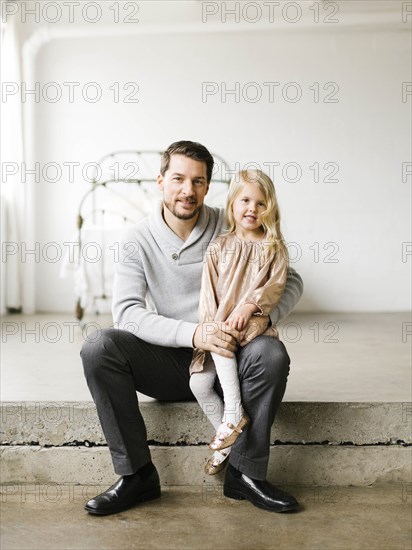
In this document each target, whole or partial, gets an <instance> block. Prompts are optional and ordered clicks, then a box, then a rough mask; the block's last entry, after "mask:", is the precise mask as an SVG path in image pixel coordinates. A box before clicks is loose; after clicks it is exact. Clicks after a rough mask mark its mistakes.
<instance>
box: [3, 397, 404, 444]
mask: <svg viewBox="0 0 412 550" xmlns="http://www.w3.org/2000/svg"><path fill="white" fill-rule="evenodd" d="M140 410H141V412H142V415H143V417H144V419H145V422H146V426H147V434H148V440H149V441H150V442H154V443H156V444H164V445H201V444H205V443H209V441H210V439H211V437H212V435H213V429H212V426H211V424H210V423H209V421H208V420H207V418H206V417H205V416H204V415H203V413H202V411H201V409H200V407H199V406H198V404H197V403H196V402H178V403H161V402H158V401H149V402H143V403H141V404H140ZM411 425H412V404H411V403H380V402H379V403H378V402H377V403H374V402H368V403H353V402H348V403H341V402H336V403H324V402H315V403H311V402H298V403H294V402H287V401H286V402H283V403H282V404H281V406H280V409H279V411H278V415H277V418H276V422H275V424H274V426H273V427H272V432H271V441H272V443H273V444H274V443H275V442H277V443H296V444H319V443H330V444H333V445H341V444H343V443H348V444H354V445H377V444H382V445H387V444H411V443H412V430H411ZM0 443H1V444H2V445H27V444H35V445H42V446H47V445H53V446H61V445H70V444H77V443H79V444H84V443H86V444H87V443H91V444H97V445H102V444H105V438H104V436H103V433H102V430H101V427H100V423H99V420H98V418H97V414H96V408H95V405H94V403H93V402H86V401H84V402H61V403H48V402H14V403H10V402H4V403H3V404H2V406H1V441H0Z"/></svg>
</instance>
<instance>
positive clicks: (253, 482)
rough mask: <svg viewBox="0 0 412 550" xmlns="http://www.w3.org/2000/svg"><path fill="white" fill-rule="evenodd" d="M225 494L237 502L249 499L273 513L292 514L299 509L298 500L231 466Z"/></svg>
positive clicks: (227, 472)
mask: <svg viewBox="0 0 412 550" xmlns="http://www.w3.org/2000/svg"><path fill="white" fill-rule="evenodd" d="M223 494H224V495H225V496H226V497H229V498H234V499H236V500H243V499H247V500H249V501H250V502H251V503H252V504H254V505H255V506H257V507H258V508H264V509H265V510H271V511H272V512H290V511H292V510H297V509H298V508H299V504H298V502H297V500H296V499H295V497H293V496H292V495H288V494H287V493H285V492H284V491H282V490H281V489H277V488H276V487H274V486H273V485H272V484H271V483H269V482H268V481H260V480H257V479H252V478H250V477H248V476H245V475H244V474H242V472H239V470H236V468H234V467H233V466H232V465H231V464H229V465H228V467H227V469H226V475H225V484H224V486H223Z"/></svg>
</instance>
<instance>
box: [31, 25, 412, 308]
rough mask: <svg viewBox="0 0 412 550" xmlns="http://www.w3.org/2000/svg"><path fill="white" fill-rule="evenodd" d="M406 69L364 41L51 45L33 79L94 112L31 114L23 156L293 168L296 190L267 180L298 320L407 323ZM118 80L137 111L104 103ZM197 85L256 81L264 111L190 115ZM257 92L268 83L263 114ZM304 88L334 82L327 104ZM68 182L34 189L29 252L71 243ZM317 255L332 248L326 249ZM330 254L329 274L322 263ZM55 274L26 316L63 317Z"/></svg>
mask: <svg viewBox="0 0 412 550" xmlns="http://www.w3.org/2000/svg"><path fill="white" fill-rule="evenodd" d="M410 54H411V52H410V38H409V35H408V33H407V32H404V31H403V30H401V29H399V30H396V29H392V30H391V29H390V28H388V29H385V27H380V28H379V29H376V30H374V29H373V28H370V29H369V28H367V26H366V27H360V28H351V27H350V26H344V27H343V28H333V29H331V30H329V29H325V28H322V29H319V28H316V27H312V28H305V27H302V28H301V29H298V28H294V29H293V31H288V30H287V29H286V30H284V29H282V30H281V31H277V30H262V31H260V32H249V31H248V30H247V29H245V30H242V31H241V32H201V33H199V32H196V33H192V34H190V33H189V34H184V33H180V34H158V35H144V36H100V37H99V36H98V35H97V36H90V37H72V38H70V37H67V38H63V39H55V40H52V41H50V42H49V43H46V44H44V45H43V46H42V48H41V49H40V51H39V54H38V56H37V58H36V66H35V75H36V80H38V81H39V82H40V83H41V84H42V85H43V84H44V83H47V82H51V81H55V82H58V83H63V82H67V81H76V82H80V83H82V84H84V83H87V82H91V81H96V82H98V83H99V84H100V86H101V87H102V89H103V97H102V100H101V101H99V102H98V103H96V104H90V103H87V102H86V101H84V100H83V99H82V98H81V96H80V95H79V94H77V95H76V98H77V99H76V101H75V102H74V103H72V104H71V103H68V101H66V100H64V99H62V100H61V101H59V102H58V103H56V104H51V103H47V102H45V101H40V103H38V104H37V105H36V106H35V127H34V142H35V151H34V154H35V157H36V159H37V160H39V161H40V163H41V164H42V165H43V164H45V163H47V162H59V163H63V162H67V161H73V162H79V163H81V164H82V165H83V164H84V163H87V162H90V161H96V160H98V159H99V158H100V157H101V156H102V155H104V154H105V153H108V152H111V151H114V150H118V149H122V148H126V149H151V148H153V149H163V148H165V147H166V146H167V145H169V143H171V142H172V141H174V140H178V139H192V140H197V141H200V142H202V143H204V144H205V145H206V146H207V147H208V148H209V149H210V150H212V151H214V152H216V153H219V154H220V155H222V156H223V157H225V158H226V159H227V161H228V162H229V164H230V165H231V166H232V167H235V166H236V163H239V164H240V166H243V165H244V164H245V163H247V162H251V161H254V162H257V163H259V164H260V165H262V167H263V168H264V163H273V162H279V163H280V165H281V168H282V166H284V165H285V164H286V163H289V162H296V163H298V164H299V165H300V167H301V169H302V177H301V179H300V181H297V182H295V183H292V182H288V181H285V179H284V178H283V177H282V170H281V168H280V169H279V168H276V169H275V171H274V181H275V184H276V188H277V192H278V197H279V200H280V204H281V212H282V215H283V228H284V233H285V237H286V240H287V241H289V242H295V243H298V244H297V247H296V246H294V247H293V248H292V249H291V253H292V255H295V254H296V251H297V250H299V254H300V258H299V260H298V261H296V262H295V263H294V264H293V265H294V267H295V268H296V269H297V270H298V271H299V273H300V274H301V275H302V277H303V279H304V282H305V295H304V298H303V299H302V301H301V302H300V304H299V306H298V309H299V310H327V311H351V310H353V311H382V310H384V311H398V310H405V309H407V308H408V307H409V304H410V279H409V277H410V263H411V258H410V257H409V262H405V263H404V262H403V261H402V242H405V241H410V234H409V215H410V206H409V205H410V178H409V181H408V182H407V183H403V182H402V174H401V170H402V163H403V162H410V161H411V158H410V130H411V129H410V121H409V113H410V104H411V100H412V98H409V103H408V102H406V103H403V102H402V98H401V89H402V82H403V81H410V72H409V70H410V69H409V67H410ZM130 81H134V82H136V83H138V85H139V93H138V95H137V97H138V98H139V103H138V104H125V103H122V102H120V103H114V102H113V99H112V98H113V95H112V94H113V92H111V91H110V90H109V86H110V85H112V84H113V83H114V82H119V83H125V82H130ZM202 82H215V83H218V85H219V87H220V88H221V83H222V82H227V85H228V88H229V87H233V85H234V83H235V82H240V83H241V85H242V86H243V85H244V84H246V83H249V82H256V83H259V84H260V85H261V87H262V88H261V89H262V98H261V100H260V101H258V102H256V103H251V102H247V101H245V100H244V99H243V97H240V101H239V102H238V103H237V102H235V100H234V98H233V96H228V97H227V101H225V102H224V101H222V100H221V97H220V96H219V95H218V94H217V95H214V96H210V97H208V99H207V101H206V102H203V101H202ZM264 82H280V86H279V87H277V88H275V92H274V93H275V96H274V101H273V102H270V101H269V97H268V88H267V87H264V86H263V83H264ZM288 82H297V83H298V84H299V86H300V87H301V89H302V99H301V100H300V101H298V102H296V103H290V102H288V101H286V100H285V99H283V98H282V94H281V88H282V87H283V85H284V84H286V83H288ZM314 82H319V83H320V86H321V88H320V90H321V97H322V96H324V94H325V93H326V92H324V91H323V90H322V86H323V84H325V83H327V82H336V83H337V84H338V85H339V92H338V93H337V95H336V96H335V97H336V98H338V99H339V102H338V103H323V102H322V101H320V102H318V103H315V102H314V100H313V91H311V90H310V89H309V86H311V85H313V83H314ZM330 90H331V88H330V89H329V90H328V91H330ZM252 91H253V90H252V89H251V88H250V89H249V92H250V94H251V95H252ZM290 92H292V89H290ZM65 97H66V99H67V95H66V96H65ZM316 162H317V163H319V164H320V166H321V167H322V166H323V165H324V164H325V163H327V162H335V163H337V165H338V166H339V172H338V174H337V175H336V176H335V177H337V178H338V179H339V182H338V183H326V182H323V181H321V182H319V183H315V182H314V181H313V171H312V170H310V169H309V167H310V166H312V165H313V164H314V163H316ZM266 166H267V165H266ZM76 173H77V174H79V172H76ZM289 176H290V177H291V176H293V172H292V170H291V171H290V172H289ZM324 176H325V172H323V171H321V177H324ZM66 180H67V178H66V179H62V180H61V181H59V182H57V183H48V182H45V181H44V180H42V181H40V183H38V184H36V189H35V195H36V207H35V208H36V227H35V239H36V240H37V241H39V242H40V243H41V246H43V245H44V244H45V243H46V242H49V241H56V242H58V243H61V245H62V243H63V242H64V241H69V240H71V238H72V236H73V233H74V231H75V223H76V215H77V207H78V203H79V200H80V198H81V196H82V194H83V193H84V192H85V190H87V188H88V184H87V183H85V182H83V181H81V178H80V179H77V180H76V182H75V183H73V184H70V183H68V182H67V181H66ZM314 243H319V247H320V257H319V261H314V260H315V258H314V250H313V248H314ZM328 243H336V244H334V245H330V246H331V247H330V248H328V249H326V250H324V249H323V247H324V246H328ZM316 246H318V245H315V247H316ZM62 247H63V245H62ZM311 247H312V249H311ZM333 247H336V250H337V253H336V254H335V255H334V256H333V257H334V258H336V259H337V260H338V262H337V263H328V262H326V261H325V259H326V256H327V254H328V253H329V252H333V250H334V248H333ZM59 269H60V263H57V264H53V263H48V262H45V261H41V262H40V263H38V264H36V307H37V310H38V311H72V310H73V301H74V296H73V290H72V288H73V284H72V281H71V280H70V279H65V280H62V279H59V277H58V272H59Z"/></svg>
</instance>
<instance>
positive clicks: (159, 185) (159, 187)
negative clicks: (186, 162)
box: [157, 174, 163, 191]
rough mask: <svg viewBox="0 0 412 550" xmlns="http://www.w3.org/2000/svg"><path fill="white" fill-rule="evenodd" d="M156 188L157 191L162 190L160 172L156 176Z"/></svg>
mask: <svg viewBox="0 0 412 550" xmlns="http://www.w3.org/2000/svg"><path fill="white" fill-rule="evenodd" d="M157 188H158V189H159V191H163V176H162V174H159V175H158V176H157Z"/></svg>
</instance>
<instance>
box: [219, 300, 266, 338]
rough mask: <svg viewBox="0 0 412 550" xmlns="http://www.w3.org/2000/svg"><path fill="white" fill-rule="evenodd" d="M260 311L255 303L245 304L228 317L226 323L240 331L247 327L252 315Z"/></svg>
mask: <svg viewBox="0 0 412 550" xmlns="http://www.w3.org/2000/svg"><path fill="white" fill-rule="evenodd" d="M258 311H260V310H259V308H258V306H256V305H255V304H243V305H241V306H238V307H236V308H235V309H234V310H233V311H232V313H231V314H230V315H229V317H228V318H227V319H226V324H228V325H229V326H230V328H232V329H235V330H239V331H240V330H243V329H245V328H246V325H247V324H248V322H249V321H250V318H251V317H252V315H253V314H254V313H256V312H258Z"/></svg>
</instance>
